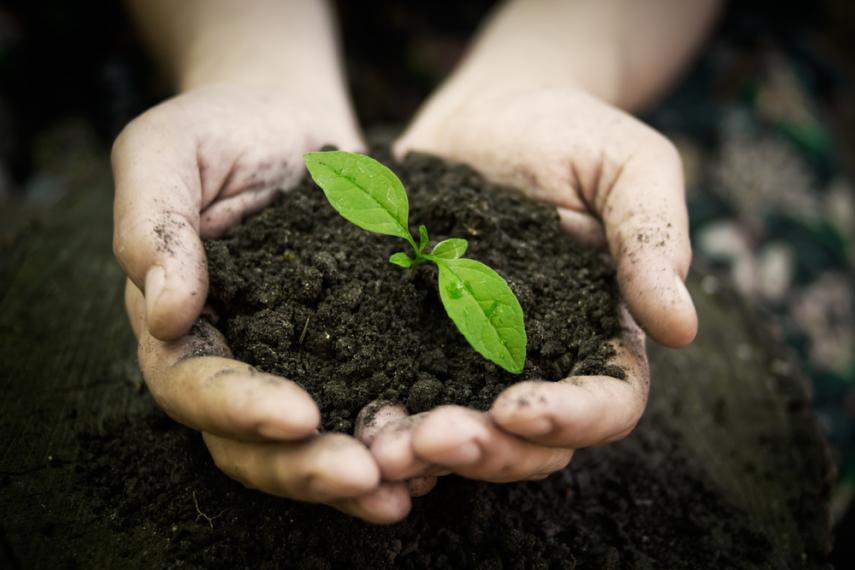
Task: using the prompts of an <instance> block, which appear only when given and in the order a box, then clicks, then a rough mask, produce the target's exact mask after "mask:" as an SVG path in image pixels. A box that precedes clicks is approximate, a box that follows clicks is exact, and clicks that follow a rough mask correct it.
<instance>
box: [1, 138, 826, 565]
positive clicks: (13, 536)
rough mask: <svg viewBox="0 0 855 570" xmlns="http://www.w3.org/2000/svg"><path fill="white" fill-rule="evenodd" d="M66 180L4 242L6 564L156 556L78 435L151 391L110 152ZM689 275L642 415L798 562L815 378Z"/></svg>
mask: <svg viewBox="0 0 855 570" xmlns="http://www.w3.org/2000/svg"><path fill="white" fill-rule="evenodd" d="M104 154H105V155H106V153H104ZM67 184H68V185H69V187H70V188H71V191H70V192H69V194H68V195H67V196H66V197H65V199H64V200H63V201H62V202H61V203H60V204H59V205H57V206H56V207H55V208H53V209H52V210H51V211H49V212H47V213H45V214H44V215H41V216H39V217H38V218H37V219H36V220H34V221H32V222H28V223H23V224H21V223H19V224H17V225H18V226H19V227H18V228H17V229H16V230H15V232H14V235H10V234H9V233H8V231H7V232H6V234H5V235H4V236H3V240H2V242H0V243H2V248H3V249H2V252H1V253H0V255H2V260H3V261H2V264H0V280H2V281H0V393H2V398H0V513H2V515H0V567H2V568H7V567H17V566H21V567H26V568H31V567H32V568H37V567H56V566H57V565H59V564H62V563H63V561H64V560H67V558H66V554H67V553H68V552H74V553H75V559H76V560H77V561H78V563H79V564H80V565H82V566H84V567H93V568H95V567H99V568H107V567H116V566H119V565H124V566H125V567H127V565H128V560H129V559H130V560H136V561H139V560H145V559H146V557H145V553H136V554H138V556H135V555H129V553H127V552H126V551H124V550H123V546H122V539H121V535H120V534H118V533H117V531H116V529H115V528H114V526H113V525H111V521H110V520H108V519H107V518H105V517H103V516H100V515H96V514H95V513H93V512H92V509H91V508H90V506H89V503H88V501H87V498H86V497H87V493H86V492H85V491H86V490H85V489H80V488H77V487H76V486H75V478H74V473H75V470H76V469H77V467H78V465H77V462H78V460H79V454H80V434H97V433H98V432H99V430H100V429H101V426H102V425H103V423H104V422H105V421H108V420H110V419H111V418H117V417H124V416H129V415H134V414H142V413H144V412H146V411H148V410H150V407H151V406H152V404H151V400H150V399H149V398H148V397H147V396H145V394H144V390H143V389H142V388H141V385H140V382H141V379H140V377H139V373H138V372H137V370H136V363H135V357H134V345H133V340H132V337H131V334H130V331H129V329H128V326H127V324H126V321H125V318H124V315H123V309H122V275H121V271H120V270H119V268H118V267H117V266H116V264H115V263H114V261H113V258H112V253H111V250H110V238H111V209H112V195H111V192H112V189H111V181H110V177H109V171H108V168H107V165H106V162H105V161H104V160H101V161H100V162H99V163H98V164H97V167H95V168H91V169H87V170H86V171H82V172H77V173H71V174H69V175H68V177H67ZM12 217H14V216H13V215H12V214H11V213H10V212H9V211H6V212H4V218H12ZM690 285H691V289H692V291H693V294H694V295H695V298H696V299H697V303H698V308H699V312H700V316H701V333H700V335H699V338H698V340H697V342H696V343H695V344H694V345H693V346H692V347H690V348H688V349H686V350H682V351H671V350H664V349H661V348H657V347H652V348H651V357H652V365H653V388H652V394H651V401H650V405H649V408H648V412H647V416H646V418H645V421H647V420H648V419H655V420H657V421H656V422H653V423H655V424H656V425H661V424H662V423H663V422H664V423H666V424H667V425H668V426H669V429H671V430H674V431H675V433H677V434H678V437H676V438H675V440H674V441H675V445H684V446H687V447H688V448H689V451H690V452H691V453H692V454H693V455H694V456H695V457H697V458H698V459H699V460H700V462H701V463H702V464H703V465H705V466H706V468H707V469H708V474H709V476H710V478H711V479H712V480H713V481H715V483H716V484H717V485H718V486H719V488H720V490H721V495H722V500H725V501H728V502H730V503H732V504H733V505H736V506H737V507H739V508H740V509H741V510H743V511H744V512H745V513H747V515H748V516H749V517H750V518H751V519H752V520H753V521H754V523H755V524H756V526H757V527H758V528H761V529H762V530H763V533H764V534H765V535H766V536H768V537H771V539H772V541H773V543H774V544H775V548H774V553H772V555H771V558H770V561H771V562H770V563H769V564H768V565H767V566H766V567H798V565H799V564H798V563H799V561H800V560H806V559H807V558H808V556H809V555H810V556H812V557H813V558H814V559H815V557H816V552H817V551H818V550H821V549H823V548H825V545H826V544H827V543H828V540H829V528H828V519H827V504H826V501H827V492H828V480H829V476H830V475H829V461H828V454H827V450H826V447H825V443H824V441H823V439H822V438H821V436H820V433H819V430H818V428H817V422H816V419H815V417H814V415H813V413H812V411H811V409H810V404H809V402H808V398H807V392H806V390H805V383H804V381H803V380H802V379H801V378H800V377H799V376H798V374H797V373H796V371H795V370H794V369H793V367H792V365H791V364H790V360H789V359H788V358H787V357H786V355H785V354H784V353H782V351H781V348H780V345H779V344H777V342H776V341H775V340H774V339H773V338H772V337H771V336H770V333H769V331H768V329H767V328H766V326H765V325H764V321H763V319H762V318H761V317H759V316H758V315H757V314H755V313H754V312H752V311H748V310H747V309H746V307H745V306H744V305H743V304H742V303H741V302H739V301H738V299H736V298H735V297H734V296H733V295H732V294H730V293H727V292H725V291H723V290H722V289H723V287H722V285H721V284H720V283H718V282H717V281H715V279H714V278H711V277H706V278H703V279H701V278H699V277H697V276H694V277H693V278H692V280H691V284H690ZM651 425H652V424H651ZM659 452H662V453H664V451H661V450H652V451H651V453H652V454H656V453H659ZM116 500H117V501H121V500H122V498H121V497H117V498H116ZM691 500H692V497H691V496H687V497H686V501H691ZM96 543H97V544H99V547H98V549H97V550H96V549H93V548H90V546H91V545H92V544H96ZM131 554H133V553H131ZM155 558H156V557H155ZM131 566H134V564H131Z"/></svg>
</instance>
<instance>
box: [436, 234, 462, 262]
mask: <svg viewBox="0 0 855 570" xmlns="http://www.w3.org/2000/svg"><path fill="white" fill-rule="evenodd" d="M468 247H469V242H468V241H466V240H465V239H460V238H451V239H446V240H442V241H441V242H439V243H438V244H436V246H434V248H433V250H431V252H430V254H431V255H432V256H434V257H438V258H440V259H457V258H458V257H463V254H464V253H466V248H468Z"/></svg>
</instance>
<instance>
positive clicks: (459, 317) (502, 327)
mask: <svg viewBox="0 0 855 570" xmlns="http://www.w3.org/2000/svg"><path fill="white" fill-rule="evenodd" d="M304 158H305V161H306V167H307V168H308V169H309V174H311V175H312V179H313V180H314V181H315V183H316V184H317V185H318V186H320V187H321V190H323V191H324V195H325V196H326V197H327V200H328V201H329V203H330V204H331V205H332V207H333V208H335V210H336V211H337V212H338V213H339V214H341V215H342V216H343V217H344V218H345V219H346V220H348V221H349V222H351V223H352V224H354V225H357V226H359V227H360V228H362V229H364V230H368V231H370V232H374V233H378V234H384V235H389V236H395V237H399V238H401V239H404V240H406V241H407V243H409V244H410V246H412V248H413V251H412V254H411V255H408V254H407V253H406V252H404V251H399V252H397V253H395V254H393V255H392V256H391V257H390V258H389V262H390V263H393V264H394V265H397V266H400V267H404V268H411V267H415V266H417V265H419V264H420V263H425V262H431V263H434V264H436V266H437V268H438V269H439V297H440V299H441V300H442V305H443V306H444V307H445V312H446V313H448V316H449V317H450V318H451V320H452V321H453V322H454V324H455V325H456V326H457V329H458V330H459V331H460V332H461V333H462V334H463V337H464V338H465V339H466V340H467V341H468V342H469V344H471V345H472V348H474V349H475V350H476V351H477V352H478V353H479V354H481V355H482V356H483V357H484V358H486V359H487V360H491V361H492V362H495V363H496V364H498V365H499V366H501V367H502V368H504V369H505V370H507V371H508V372H512V373H514V374H519V373H521V372H522V370H523V366H524V365H525V346H526V335H525V324H524V323H523V311H522V307H520V303H519V301H518V300H517V298H516V296H515V295H514V293H513V291H511V288H510V287H508V284H507V282H506V281H505V280H504V279H502V277H501V276H500V275H499V274H498V273H496V272H495V271H493V270H492V269H491V268H490V267H488V266H486V265H484V264H483V263H481V262H480V261H475V260H474V259H466V258H464V257H463V254H464V253H466V249H467V247H468V245H469V244H468V242H467V241H466V240H465V239H460V238H451V239H447V240H443V241H441V242H439V243H438V244H436V245H435V246H434V247H433V248H432V249H430V251H428V244H429V241H430V240H429V237H428V230H427V228H426V227H425V226H423V225H420V226H419V236H418V242H416V240H415V239H414V238H413V235H412V234H411V233H410V230H409V215H410V214H409V212H410V202H409V200H408V199H407V192H406V191H405V190H404V185H403V184H402V183H401V181H400V180H399V179H398V177H397V176H395V173H394V172H392V171H391V170H389V169H388V168H387V167H386V166H384V165H383V164H381V163H379V162H377V161H376V160H374V159H373V158H371V157H369V156H365V155H363V154H357V153H352V152H344V151H337V150H336V151H328V152H310V153H308V154H306V155H305V156H304Z"/></svg>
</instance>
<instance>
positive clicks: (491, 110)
mask: <svg viewBox="0 0 855 570" xmlns="http://www.w3.org/2000/svg"><path fill="white" fill-rule="evenodd" d="M675 2H677V0H671V1H670V2H669V1H668V0H656V1H655V2H650V6H654V5H656V6H660V7H663V6H664V8H662V9H666V8H667V9H668V10H676V8H675V6H676V4H675ZM677 3H679V2H677ZM132 4H133V6H132V7H133V8H134V10H135V12H136V14H137V16H138V20H139V22H140V24H141V27H142V31H143V33H144V35H146V36H148V38H149V42H150V43H152V45H153V46H155V47H156V48H157V49H156V51H158V52H159V55H160V57H161V58H162V59H163V61H164V62H165V64H167V69H168V70H169V71H170V72H171V73H172V75H173V77H174V79H175V81H176V83H177V85H178V86H179V90H180V94H179V95H178V96H177V97H175V98H173V99H170V100H168V101H166V102H164V103H162V104H161V105H158V106H157V107H155V108H153V109H151V110H150V111H148V112H147V113H145V114H143V115H141V116H140V117H139V118H137V119H136V120H135V121H133V122H132V123H131V124H129V125H128V127H127V128H126V129H125V130H124V131H123V132H122V134H121V135H120V136H119V138H118V139H117V141H116V143H115V145H114V149H113V167H114V176H115V181H116V204H115V236H114V249H115V252H116V256H117V258H118V260H119V262H120V263H121V265H122V267H123V268H124V269H125V272H126V273H127V275H128V278H129V279H128V285H127V289H126V304H127V308H128V314H129V316H130V319H131V324H132V327H133V329H134V332H135V334H136V335H137V338H138V340H139V358H140V365H141V368H142V371H143V374H144V377H145V379H146V383H147V385H148V386H149V389H150V390H151V392H152V394H153V395H154V396H155V398H156V399H157V401H158V403H159V404H160V405H161V406H162V407H163V408H164V410H165V411H166V412H167V413H168V414H170V416H172V417H173V418H175V419H176V420H177V421H179V422H181V423H184V424H185V425H188V426H190V427H192V428H194V429H197V430H199V431H201V432H202V434H203V438H204V440H205V443H206V445H207V446H208V448H209V450H210V452H211V454H212V457H213V458H214V461H215V463H216V464H217V466H218V467H219V468H220V469H222V470H223V471H224V472H225V473H226V474H228V475H229V476H231V477H233V478H235V479H237V480H239V481H241V482H242V483H243V484H245V485H247V486H248V487H253V488H257V489H260V490H262V491H265V492H268V493H271V494H274V495H279V496H286V497H290V498H294V499H299V500H306V501H315V502H322V503H326V504H330V505H332V506H334V507H336V508H338V509H340V510H343V511H345V512H348V513H350V514H353V515H355V516H359V517H362V518H364V519H366V520H369V521H372V522H392V521H394V520H398V519H400V518H402V517H404V516H405V515H406V514H407V512H408V511H409V508H410V494H422V493H424V492H426V491H428V490H429V489H430V488H431V486H432V485H433V483H434V481H435V479H434V478H433V476H435V475H437V474H443V473H447V472H457V473H460V474H462V475H464V476H468V477H474V478H479V479H485V480H490V481H509V480H519V479H527V478H538V477H543V476H546V475H547V474H548V473H550V472H552V471H554V470H556V469H559V468H561V467H563V466H564V465H566V464H567V462H568V461H569V460H570V457H571V455H572V450H573V449H575V448H578V447H584V446H587V445H596V444H600V443H604V442H607V441H611V440H614V439H617V438H619V437H622V436H624V435H626V434H627V433H629V431H631V429H632V427H634V425H635V422H636V421H637V420H638V417H639V416H640V414H641V412H642V411H643V408H644V403H645V401H646V396H647V387H648V384H649V377H648V376H649V375H648V372H647V366H646V360H645V357H644V348H643V335H642V334H641V333H640V330H639V329H638V327H637V326H636V325H635V322H634V320H633V318H632V317H631V316H630V313H629V312H624V325H625V327H624V328H625V333H624V334H623V336H622V337H621V338H619V339H615V341H614V342H615V345H616V348H617V353H618V354H617V363H618V364H620V365H622V366H623V367H624V368H625V369H626V370H627V372H628V381H625V382H624V381H617V380H614V379H609V378H604V377H582V378H572V379H568V381H566V382H562V383H537V382H534V383H533V382H524V383H520V384H517V385H515V386H513V387H512V388H510V389H509V390H508V391H506V392H505V393H504V394H502V396H500V398H499V399H498V400H497V401H496V403H495V405H494V407H493V409H492V410H491V413H490V414H481V413H478V412H475V411H472V410H468V409H465V408H460V407H446V408H441V409H438V410H436V411H433V412H428V413H426V414H422V415H419V416H414V417H409V416H407V413H406V411H405V410H404V409H403V408H402V407H400V406H396V407H388V408H385V409H381V410H380V411H379V412H378V414H377V417H378V418H379V421H374V422H372V423H371V425H370V426H368V425H363V424H362V423H361V422H358V425H357V430H356V433H355V434H354V437H350V436H346V435H342V434H318V433H317V427H318V425H319V412H318V409H317V406H316V405H315V403H314V402H313V401H312V400H311V398H310V397H309V396H308V394H306V393H305V392H304V391H303V390H302V389H300V388H299V387H298V386H296V385H295V384H294V383H292V382H290V381H288V380H285V379H282V378H277V377H275V376H271V375H267V374H262V373H260V372H257V371H255V370H254V369H252V368H251V367H249V366H248V365H246V364H243V363H240V362H237V361H235V360H233V359H231V354H230V352H229V350H228V348H227V347H226V346H225V344H224V342H223V340H222V337H221V335H219V333H218V332H217V331H216V329H214V328H213V326H211V325H210V324H209V323H208V320H198V321H197V317H198V316H199V314H200V312H201V311H202V310H203V306H204V302H205V299H206V297H207V269H206V265H205V256H204V251H203V249H202V246H201V239H200V238H208V237H215V236H217V235H219V234H220V233H222V232H223V231H224V230H225V229H226V228H228V227H229V226H230V225H232V224H234V223H237V222H238V221H240V220H241V219H242V218H243V217H244V216H246V215H248V214H250V213H252V212H254V211H257V210H259V209H261V208H263V207H264V206H265V205H266V204H267V203H269V201H270V200H271V199H272V198H273V197H274V195H275V192H276V191H277V189H280V188H284V189H287V188H290V187H292V186H293V185H294V184H295V183H296V182H297V181H298V180H299V179H300V177H301V176H303V175H304V172H303V168H302V155H303V153H305V152H307V151H310V150H316V149H317V148H319V147H320V146H322V145H324V144H334V145H336V146H338V147H340V148H343V149H348V150H359V149H361V148H363V143H362V139H361V137H360V134H359V131H358V128H357V126H356V122H355V120H354V117H353V113H352V110H351V108H350V104H349V102H348V98H347V93H346V89H345V87H344V85H343V81H342V78H341V69H340V65H339V61H338V56H337V53H336V47H335V40H334V30H333V29H332V25H331V24H330V18H329V13H328V9H327V7H326V4H325V3H322V2H301V1H298V0H292V1H281V2H277V1H275V0H255V1H254V2H251V3H244V2H240V3H239V2H233V1H230V0H185V1H184V2H181V3H174V2H170V1H168V0H135V2H133V3H132ZM631 5H632V3H631V2H622V1H620V0H614V1H613V2H603V3H587V2H567V3H557V4H551V3H549V2H548V1H547V0H524V1H522V2H512V3H509V4H507V5H505V6H504V7H503V8H502V9H500V10H499V12H498V15H497V16H496V17H495V18H493V20H492V21H491V22H490V24H489V25H488V26H487V27H486V29H485V32H484V33H483V34H482V36H481V38H480V39H479V40H478V42H477V43H476V46H475V48H474V49H473V51H472V53H471V54H470V56H469V57H468V58H467V59H466V61H465V62H464V63H463V64H462V66H461V67H460V69H459V70H458V71H457V72H456V73H455V74H454V76H453V77H452V78H451V79H450V80H449V81H448V82H447V84H446V85H445V86H444V87H443V88H442V89H441V90H440V91H439V92H438V94H437V95H436V96H435V97H433V98H432V99H431V100H430V101H429V102H428V104H427V105H426V107H425V109H424V110H423V112H422V113H420V115H419V116H418V117H417V119H416V120H415V122H414V123H413V125H411V127H410V128H409V129H408V130H407V132H406V133H405V134H404V136H403V137H402V139H401V140H400V141H399V142H398V144H397V145H396V151H397V152H398V153H399V154H401V153H404V152H406V151H408V150H410V149H417V150H427V151H431V152H434V153H436V154H439V155H442V156H446V157H448V158H451V159H455V160H464V161H466V162H470V163H471V164H473V165H474V166H475V167H476V168H478V169H479V170H481V171H482V172H484V173H485V174H486V175H488V176H490V177H491V178H493V179H495V180H500V181H504V182H510V183H512V184H514V185H516V186H519V187H521V188H525V189H527V190H528V191H529V192H531V193H532V195H534V196H536V197H538V198H540V199H543V200H546V201H548V202H550V203H553V204H555V205H556V206H557V207H558V208H559V212H560V213H561V216H562V222H563V223H564V225H565V227H566V228H567V229H568V231H571V232H573V233H575V234H576V235H577V236H579V237H581V238H582V239H584V240H587V241H589V242H591V243H608V245H609V246H610V248H611V250H612V254H613V256H614V257H615V259H616V260H617V266H618V275H619V280H620V282H621V287H622V291H623V293H624V296H625V298H626V299H627V302H628V305H629V308H630V310H631V312H632V314H633V315H634V316H635V318H637V319H638V320H639V322H641V323H642V325H643V326H644V327H645V328H646V329H647V330H648V332H650V333H651V335H652V336H654V338H657V339H659V340H661V341H663V342H665V343H666V344H669V345H672V346H681V345H683V344H685V343H687V342H689V341H690V340H691V337H693V336H694V330H695V326H696V324H695V316H694V309H693V308H692V306H691V300H690V299H689V298H688V293H686V291H685V288H684V287H683V286H682V279H683V278H684V277H685V273H686V271H687V270H688V264H689V257H690V249H689V243H688V238H687V233H686V219H685V206H684V202H683V198H682V180H681V174H680V167H679V160H678V158H677V155H676V153H675V151H674V149H673V147H672V146H671V145H670V144H669V143H667V141H666V140H665V139H664V138H662V137H661V135H658V134H656V133H655V132H653V131H652V130H650V129H649V128H647V127H646V126H644V125H643V124H641V123H640V122H638V121H636V120H635V119H632V118H631V117H630V116H628V115H626V114H624V113H622V112H621V111H618V110H617V109H616V108H614V107H613V106H611V105H609V102H610V103H613V104H618V105H623V106H625V107H632V106H634V105H640V104H642V103H643V102H644V101H646V100H649V99H650V98H652V97H654V96H655V95H656V94H657V93H658V92H660V91H661V90H662V88H663V87H662V85H663V84H664V83H665V82H666V81H667V78H668V77H670V76H673V74H674V73H676V71H677V70H678V69H679V67H680V66H681V65H682V60H680V57H683V58H684V59H685V58H686V57H687V54H688V53H689V52H690V51H691V48H692V47H693V46H694V45H695V44H696V43H697V38H696V36H698V35H700V31H701V30H702V28H703V26H700V25H698V26H695V28H697V29H696V30H695V33H692V28H691V26H675V28H679V29H680V30H681V31H680V33H679V34H677V35H676V36H672V35H668V33H665V35H664V38H665V39H667V40H668V41H664V40H663V41H662V42H660V43H659V44H657V45H660V44H661V46H663V49H664V48H667V50H666V51H668V57H665V56H663V53H660V52H657V51H656V50H655V49H654V50H648V49H646V48H647V47H648V44H647V43H645V42H644V41H642V40H641V39H638V37H637V35H638V34H635V35H634V32H637V31H638V30H634V31H633V30H624V31H626V32H627V34H628V37H625V38H623V39H622V40H621V41H622V42H624V44H622V45H629V46H632V45H633V41H632V39H633V38H635V39H636V40H638V46H635V47H634V48H633V49H632V52H633V54H634V55H637V54H643V53H647V55H646V56H644V57H643V58H641V60H640V61H637V62H633V63H632V65H631V66H630V68H631V69H632V70H637V69H649V70H650V73H647V74H645V75H644V79H645V80H646V81H648V82H649V85H648V84H647V83H638V82H635V83H634V82H633V81H630V80H628V79H627V77H626V76H625V75H623V74H622V73H620V72H618V71H616V70H615V69H614V68H615V63H614V61H612V60H610V59H609V57H606V56H605V55H604V60H603V61H599V62H593V61H592V60H591V59H590V58H587V57H586V58H581V57H577V58H572V57H567V56H566V54H589V55H590V54H591V53H602V54H612V55H614V53H616V52H614V51H613V50H612V49H611V48H609V46H610V45H611V43H610V42H611V40H613V39H614V38H616V37H618V30H617V29H615V28H616V27H617V26H616V22H622V21H623V20H622V19H620V18H618V16H619V15H621V14H623V15H624V17H625V16H626V15H627V14H631V13H632V10H633V9H632V8H631ZM592 6H607V8H608V9H606V8H592ZM571 8H572V10H571ZM564 10H567V11H566V12H565V11H564ZM601 10H602V11H601ZM677 11H678V12H680V11H679V10H677ZM684 12H685V11H684ZM653 15H654V16H655V15H656V14H655V13H654V14H653ZM660 15H661V14H660ZM683 16H684V17H686V18H688V19H689V20H690V21H695V20H694V19H699V17H698V14H697V13H689V14H686V13H683ZM645 17H650V15H649V14H647V15H646V16H645ZM652 19H653V20H654V21H656V18H652ZM555 21H563V22H566V23H568V25H571V24H572V25H575V24H573V23H574V22H576V23H578V24H579V26H578V28H579V31H580V33H579V34H578V35H577V36H573V34H567V33H565V32H566V31H567V27H566V26H565V27H563V28H559V29H558V30H559V31H561V32H562V33H561V34H555V33H554V32H555V30H554V29H553V27H551V23H553V22H555ZM585 22H588V24H589V25H587V26H586V25H585ZM591 22H594V23H596V24H597V25H599V26H600V34H599V35H597V34H596V33H594V32H592V31H591V29H592V28H596V26H593V25H591ZM541 26H546V27H545V28H541ZM571 27H572V26H571ZM583 32H584V33H583ZM568 36H570V37H575V38H576V39H575V40H574V41H575V42H576V43H575V44H574V43H569V44H568V43H565V40H567V37H568ZM590 42H599V43H595V44H594V45H593V46H592V45H590ZM693 42H694V43H693ZM639 46H641V47H639ZM597 47H599V48H601V49H600V51H597V49H595V48H597ZM583 48H584V49H583ZM643 48H644V49H643ZM306 53H309V54H312V56H311V58H306V57H305V56H304V55H303V54H306ZM525 53H528V54H529V57H525V58H519V55H520V54H525ZM617 53H620V52H617ZM675 54H676V55H675ZM680 54H683V55H682V56H680V57H677V56H678V55H680ZM557 56H560V57H558V58H557V59H556V57H557ZM618 59H619V58H618ZM654 60H656V61H657V63H656V65H653V64H652V63H651V61H654ZM532 61H536V62H538V65H531V62H532ZM620 61H621V66H624V64H625V61H624V60H623V59H620ZM510 77H512V78H513V80H510V79H509V78H510ZM627 93H631V94H632V95H631V96H629V95H626V94H627ZM555 125H561V127H562V129H561V130H560V132H559V133H558V134H556V132H555V131H556V130H557V129H555V128H554V127H555ZM668 224H671V226H670V227H668ZM663 228H667V233H668V235H667V236H664V235H661V232H662V231H664V230H663ZM641 233H645V235H648V236H655V239H651V238H648V239H647V242H643V241H642V240H639V239H638V237H637V236H638V235H640V234H641ZM659 242H663V243H664V244H665V245H664V246H658V247H653V246H656V244H658V243H659ZM648 244H649V245H650V246H651V247H647V245H648ZM633 260H634V261H633ZM522 401H526V402H534V404H535V405H532V406H521V405H520V402H522ZM384 426H386V427H385V429H384ZM392 426H394V429H390V428H391V427H392ZM369 447H370V451H369ZM344 466H346V468H344Z"/></svg>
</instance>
